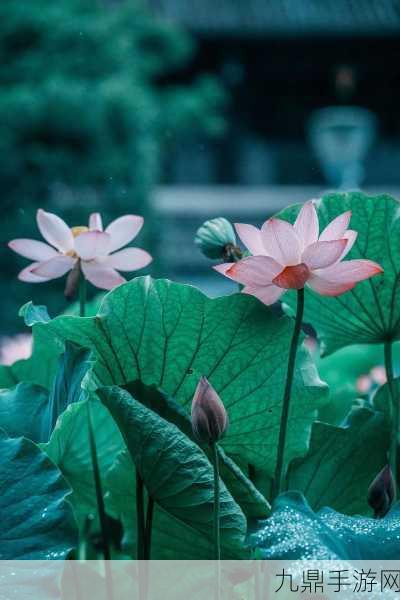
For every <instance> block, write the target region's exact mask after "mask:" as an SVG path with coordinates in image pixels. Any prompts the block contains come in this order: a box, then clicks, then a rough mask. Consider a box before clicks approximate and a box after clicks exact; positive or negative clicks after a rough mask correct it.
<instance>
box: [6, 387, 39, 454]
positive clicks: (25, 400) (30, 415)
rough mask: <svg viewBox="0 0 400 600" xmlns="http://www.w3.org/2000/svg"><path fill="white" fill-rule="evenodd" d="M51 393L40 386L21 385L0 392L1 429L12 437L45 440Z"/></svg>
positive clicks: (35, 440) (36, 440)
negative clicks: (45, 421)
mask: <svg viewBox="0 0 400 600" xmlns="http://www.w3.org/2000/svg"><path fill="white" fill-rule="evenodd" d="M48 403H49V392H48V390H46V389H45V388H42V387H41V386H39V385H34V384H31V383H19V384H18V385H16V386H15V387H14V388H13V389H10V390H7V389H6V390H0V428H2V429H4V431H5V432H6V433H7V434H8V435H9V436H10V437H21V436H22V437H26V438H28V439H30V440H32V441H33V442H41V441H44V440H43V415H45V413H46V410H47V407H48Z"/></svg>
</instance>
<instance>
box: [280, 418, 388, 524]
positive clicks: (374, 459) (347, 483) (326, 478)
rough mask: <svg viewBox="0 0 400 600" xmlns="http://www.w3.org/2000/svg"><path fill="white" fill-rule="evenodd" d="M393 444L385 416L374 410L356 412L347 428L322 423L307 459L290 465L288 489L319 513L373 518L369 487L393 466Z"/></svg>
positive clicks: (317, 425) (313, 435)
mask: <svg viewBox="0 0 400 600" xmlns="http://www.w3.org/2000/svg"><path fill="white" fill-rule="evenodd" d="M389 444H390V430H389V427H388V424H387V422H386V421H385V418H384V415H383V414H382V413H381V412H377V411H373V410H371V409H368V408H357V409H354V410H353V411H352V413H351V414H350V415H349V418H348V419H347V421H346V423H345V424H344V425H343V426H342V427H335V426H333V425H328V424H327V423H320V422H316V423H314V425H313V429H312V435H311V443H310V449H309V451H308V454H307V456H305V457H304V458H302V459H298V460H295V461H293V462H292V464H291V465H290V468H289V473H288V487H289V489H291V490H299V491H301V492H303V494H304V495H305V497H306V498H307V500H308V502H309V503H310V505H311V506H312V508H313V509H314V510H319V509H320V508H322V507H323V506H330V507H331V508H333V509H335V510H337V511H339V512H342V513H346V514H370V513H371V511H370V509H369V507H368V503H367V495H368V487H369V485H370V483H371V482H372V480H373V479H374V478H375V476H376V475H377V474H378V473H379V471H380V470H381V469H382V468H383V467H384V465H385V464H386V462H387V458H386V457H387V451H388V449H389ZM371 449H372V451H371Z"/></svg>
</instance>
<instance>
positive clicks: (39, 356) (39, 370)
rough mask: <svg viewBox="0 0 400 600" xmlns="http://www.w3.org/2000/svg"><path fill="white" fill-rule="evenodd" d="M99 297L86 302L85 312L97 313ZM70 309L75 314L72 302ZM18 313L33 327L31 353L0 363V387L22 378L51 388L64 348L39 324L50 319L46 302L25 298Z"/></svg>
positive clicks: (10, 386)
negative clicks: (12, 360) (10, 361)
mask: <svg viewBox="0 0 400 600" xmlns="http://www.w3.org/2000/svg"><path fill="white" fill-rule="evenodd" d="M100 297H101V296H100ZM100 297H98V296H96V298H95V299H93V301H92V302H89V303H88V305H87V309H86V314H87V315H94V314H96V310H97V308H98V305H99V302H100ZM70 312H71V314H78V313H77V310H76V305H73V306H71V307H70V309H69V310H68V312H67V311H66V313H65V314H69V313H70ZM19 315H20V316H21V317H23V319H24V322H25V325H26V326H27V327H30V328H32V334H33V348H32V356H31V357H30V358H27V359H22V360H18V361H16V362H15V363H14V364H12V365H10V366H8V365H7V366H5V365H0V388H12V387H14V386H15V385H16V384H17V383H19V382H22V381H24V382H26V383H33V384H36V385H41V386H43V387H45V388H47V389H48V390H50V389H51V387H52V385H53V382H54V377H55V374H56V372H57V368H58V358H59V355H60V354H61V353H62V352H63V351H64V345H63V344H62V343H61V342H60V340H59V339H57V338H56V337H54V336H53V335H52V333H51V332H49V331H48V330H47V329H46V328H45V327H41V326H40V325H43V324H45V323H47V322H48V321H50V317H49V314H48V312H47V308H46V307H45V306H36V305H35V304H33V303H32V302H28V303H27V304H24V306H22V307H21V309H20V311H19Z"/></svg>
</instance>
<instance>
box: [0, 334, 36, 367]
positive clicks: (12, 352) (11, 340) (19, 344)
mask: <svg viewBox="0 0 400 600" xmlns="http://www.w3.org/2000/svg"><path fill="white" fill-rule="evenodd" d="M31 354H32V336H31V334H29V333H20V334H18V335H14V336H10V337H8V336H4V337H2V338H0V364H2V365H12V364H13V363H15V362H16V361H17V360H21V359H22V358H29V357H30V355H31Z"/></svg>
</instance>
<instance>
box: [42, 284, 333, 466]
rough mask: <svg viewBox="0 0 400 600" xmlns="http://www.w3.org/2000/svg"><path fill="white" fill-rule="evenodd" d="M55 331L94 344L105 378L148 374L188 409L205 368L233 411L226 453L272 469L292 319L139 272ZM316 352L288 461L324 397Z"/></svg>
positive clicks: (300, 395) (297, 407) (299, 394)
mask: <svg viewBox="0 0 400 600" xmlns="http://www.w3.org/2000/svg"><path fill="white" fill-rule="evenodd" d="M36 327H43V328H45V329H46V330H47V331H48V332H49V335H50V332H51V334H52V335H57V336H59V338H60V339H62V340H65V339H70V340H72V341H75V342H76V343H78V344H80V345H82V346H85V347H88V348H90V349H92V350H93V351H94V354H95V358H96V362H95V364H94V367H93V372H94V376H95V379H96V380H97V382H98V383H99V384H103V385H110V384H117V385H124V384H126V383H127V382H129V381H133V380H135V379H141V380H142V381H143V382H144V383H145V384H148V385H151V384H154V385H156V386H157V387H159V388H161V389H163V390H164V391H165V392H166V393H167V394H169V395H170V396H172V397H173V398H174V399H176V400H177V402H179V403H180V404H181V405H182V406H185V407H186V409H187V410H190V404H191V400H192V397H193V394H194V390H195V388H196V385H197V383H198V381H199V378H200V376H201V375H205V376H207V377H208V378H209V380H210V381H211V383H212V384H213V386H214V387H215V389H216V390H217V391H218V392H219V394H220V395H221V398H222V400H223V402H224V404H225V406H226V407H227V409H228V412H229V417H230V427H229V430H228V432H227V435H226V436H225V438H224V440H223V442H222V443H223V446H224V448H225V450H226V451H227V452H228V453H229V454H235V455H240V456H241V457H243V459H244V460H245V461H247V462H248V463H251V464H254V465H256V466H258V467H259V468H262V469H266V470H267V471H268V472H269V473H271V474H272V473H273V471H274V467H275V458H276V448H277V440H278V432H279V423H280V413H281V402H282V396H283V389H284V384H285V376H286V366H287V359H288V351H289V345H290V340H291V337H292V332H293V322H292V320H291V319H289V318H288V317H282V318H277V317H276V315H275V314H274V313H273V312H271V310H269V309H268V308H267V307H265V306H263V305H262V304H261V303H260V302H258V300H256V299H255V298H251V297H249V296H246V295H244V294H234V295H232V296H228V297H223V298H217V299H210V298H208V297H207V296H205V295H204V294H202V293H201V292H200V291H199V290H197V289H196V288H193V287H191V286H187V285H180V284H176V283H171V282H170V281H166V280H156V281H154V280H152V279H151V278H149V277H141V278H137V279H135V280H133V281H131V282H129V283H127V284H124V285H121V286H119V287H118V288H116V289H115V290H113V291H112V292H110V293H109V294H108V295H107V296H106V298H105V299H104V301H103V303H102V305H101V308H100V311H99V314H98V315H97V316H96V317H93V318H85V319H79V318H77V317H59V318H57V319H54V320H53V321H51V322H50V323H47V324H38V325H37V326H36ZM326 396H327V387H326V386H325V385H324V384H323V383H322V382H321V381H320V379H319V378H318V375H317V372H316V369H315V366H314V364H313V363H312V361H311V359H310V357H309V354H308V352H307V351H305V350H304V349H300V351H299V355H298V363H297V370H296V376H295V381H294V388H293V397H292V411H291V418H290V423H289V431H288V438H287V439H288V444H287V459H290V458H294V457H295V456H300V455H303V454H305V452H306V451H307V444H308V440H309V435H310V429H311V423H312V422H313V420H314V419H315V416H316V413H317V410H318V408H320V407H321V406H322V404H323V403H324V402H325V401H326Z"/></svg>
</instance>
